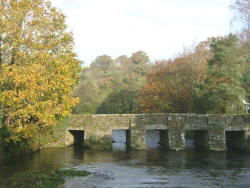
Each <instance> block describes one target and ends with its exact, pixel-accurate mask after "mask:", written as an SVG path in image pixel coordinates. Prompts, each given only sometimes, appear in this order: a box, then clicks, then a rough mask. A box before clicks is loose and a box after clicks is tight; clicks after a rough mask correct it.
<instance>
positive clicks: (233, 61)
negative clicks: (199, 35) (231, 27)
mask: <svg viewBox="0 0 250 188" xmlns="http://www.w3.org/2000/svg"><path fill="white" fill-rule="evenodd" d="M211 51H212V52H213V57H212V58H211V60H210V61H209V63H208V72H207V78H206V80H205V83H204V86H203V88H202V89H203V94H202V95H201V97H200V100H199V104H200V106H199V107H198V108H199V109H200V110H201V111H202V112H203V113H222V114H224V113H242V112H243V105H242V102H241V100H242V98H244V97H245V93H244V89H243V88H242V80H243V77H242V73H241V71H240V65H241V63H242V59H241V58H240V55H239V53H238V49H237V38H236V36H235V35H232V34H230V35H228V36H226V37H219V38H214V39H213V40H212V43H211Z"/></svg>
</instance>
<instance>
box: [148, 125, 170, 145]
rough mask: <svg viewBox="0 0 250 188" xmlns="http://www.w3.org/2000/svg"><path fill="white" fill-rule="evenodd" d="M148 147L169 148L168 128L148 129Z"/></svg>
mask: <svg viewBox="0 0 250 188" xmlns="http://www.w3.org/2000/svg"><path fill="white" fill-rule="evenodd" d="M146 147H147V148H149V149H153V148H168V147H169V139H168V130H166V129H147V131H146Z"/></svg>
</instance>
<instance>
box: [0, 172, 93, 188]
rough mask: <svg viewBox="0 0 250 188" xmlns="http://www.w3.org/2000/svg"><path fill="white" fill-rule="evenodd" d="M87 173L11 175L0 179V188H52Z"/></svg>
mask: <svg viewBox="0 0 250 188" xmlns="http://www.w3.org/2000/svg"><path fill="white" fill-rule="evenodd" d="M88 175H89V172H87V171H84V170H72V169H67V170H54V171H42V172H24V173H18V174H15V175H13V176H12V177H9V178H5V179H1V178H0V182H1V184H0V188H6V187H8V188H54V187H56V186H58V185H61V184H63V183H64V181H65V180H64V178H65V177H68V176H71V177H75V176H77V177H84V176H88Z"/></svg>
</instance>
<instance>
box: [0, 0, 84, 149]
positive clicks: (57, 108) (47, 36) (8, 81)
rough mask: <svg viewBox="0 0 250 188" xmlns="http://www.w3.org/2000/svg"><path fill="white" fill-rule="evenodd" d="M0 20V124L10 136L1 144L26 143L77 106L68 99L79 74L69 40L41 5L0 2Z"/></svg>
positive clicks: (58, 18) (59, 17)
mask: <svg viewBox="0 0 250 188" xmlns="http://www.w3.org/2000/svg"><path fill="white" fill-rule="evenodd" d="M0 19H1V20H0V119H1V123H2V124H3V125H4V126H5V127H7V128H8V130H9V131H10V136H9V137H6V138H4V139H3V140H4V142H6V143H8V142H18V141H20V140H21V139H26V140H30V139H31V140H32V138H34V137H35V136H36V134H37V133H47V132H48V131H49V130H50V127H53V126H56V125H57V123H58V121H60V120H62V119H64V118H65V117H66V116H68V115H69V114H70V112H71V109H72V107H73V106H75V105H76V103H77V101H78V99H76V98H73V97H72V95H71V93H72V88H73V86H74V85H75V84H76V82H77V81H78V79H79V71H80V66H79V62H78V61H77V60H76V59H75V56H76V55H75V54H74V53H73V37H72V34H71V33H70V32H68V31H67V26H66V25H65V16H64V15H63V14H62V13H60V12H59V11H57V10H56V9H55V8H53V7H51V4H50V2H49V1H46V0H1V1H0ZM30 144H32V142H30ZM28 147H30V146H28Z"/></svg>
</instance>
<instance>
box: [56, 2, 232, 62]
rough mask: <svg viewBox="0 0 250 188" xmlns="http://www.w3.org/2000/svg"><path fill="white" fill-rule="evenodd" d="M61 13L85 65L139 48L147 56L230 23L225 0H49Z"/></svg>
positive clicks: (168, 52) (167, 53) (165, 53)
mask: <svg viewBox="0 0 250 188" xmlns="http://www.w3.org/2000/svg"><path fill="white" fill-rule="evenodd" d="M51 1H52V4H53V5H54V6H56V7H57V8H59V9H60V10H61V11H62V12H63V13H64V14H65V15H66V16H67V24H68V26H69V28H70V29H71V30H72V31H73V34H74V39H75V52H76V53H77V55H78V58H79V59H81V60H83V61H84V62H85V63H86V64H85V65H89V64H90V63H91V61H92V60H94V59H95V58H96V57H97V56H99V55H103V54H107V55H110V56H111V57H112V58H116V57H118V56H120V55H127V56H130V55H131V53H133V52H135V51H138V50H143V51H145V52H146V53H147V54H148V55H149V56H150V59H151V60H152V61H154V60H158V59H169V58H173V57H174V56H175V55H176V54H178V53H179V52H181V51H182V49H183V46H189V45H191V44H192V43H194V42H199V41H202V40H205V39H206V38H208V37H211V36H219V35H226V34H228V33H229V32H230V31H231V30H232V28H231V27H230V20H231V18H232V11H231V10H230V9H229V5H230V3H231V0H51Z"/></svg>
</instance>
